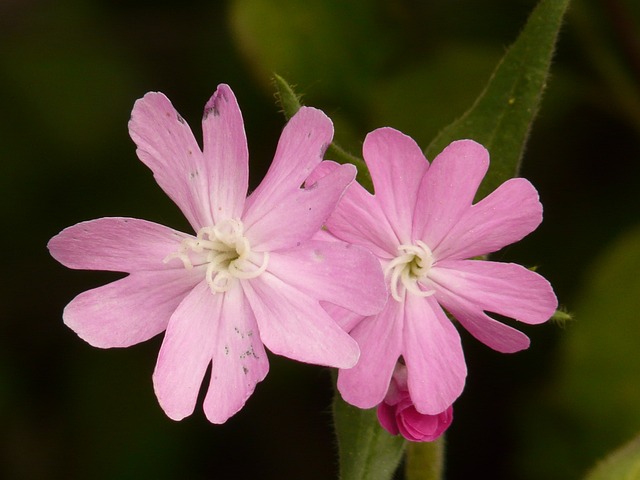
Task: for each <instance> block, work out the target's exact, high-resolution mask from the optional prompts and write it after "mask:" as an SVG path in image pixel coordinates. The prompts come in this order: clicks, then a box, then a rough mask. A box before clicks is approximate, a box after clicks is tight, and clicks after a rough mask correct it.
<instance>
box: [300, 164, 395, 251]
mask: <svg viewBox="0 0 640 480" xmlns="http://www.w3.org/2000/svg"><path fill="white" fill-rule="evenodd" d="M338 166H339V165H338V164H337V163H335V162H331V161H325V162H322V163H321V164H320V165H318V167H317V168H316V169H315V170H314V171H313V173H312V174H311V176H310V177H309V178H308V179H307V184H311V183H313V182H316V181H317V180H318V179H319V178H322V177H324V176H325V175H327V174H329V173H331V172H332V171H333V170H335V169H336V168H338ZM326 227H327V228H328V229H329V231H330V232H331V233H332V234H333V235H334V236H336V237H337V238H340V239H342V240H344V241H346V242H349V243H354V244H357V245H361V246H363V247H365V248H366V249H367V250H370V251H371V252H372V253H373V254H374V255H376V256H377V257H379V258H392V257H393V256H395V255H396V254H397V248H398V245H399V244H400V240H398V237H397V236H396V234H395V232H394V231H393V228H392V227H391V224H390V223H389V219H388V218H387V217H386V215H385V213H384V212H383V210H382V208H381V207H380V204H379V203H378V199H377V197H375V196H373V195H371V194H370V193H369V192H367V190H365V189H364V188H363V187H362V185H360V184H359V183H357V182H353V183H352V184H351V185H349V188H347V191H346V192H345V194H344V195H343V196H342V198H341V199H340V202H339V203H338V206H337V207H336V209H335V210H334V212H333V213H332V214H331V216H330V217H329V219H328V220H327V221H326Z"/></svg>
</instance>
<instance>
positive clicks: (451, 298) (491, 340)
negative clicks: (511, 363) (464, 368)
mask: <svg viewBox="0 0 640 480" xmlns="http://www.w3.org/2000/svg"><path fill="white" fill-rule="evenodd" d="M434 296H435V297H436V298H437V300H438V302H439V303H440V304H441V305H442V306H443V307H444V308H446V309H447V311H449V313H451V315H453V316H454V317H455V319H456V320H458V321H459V322H460V324H461V325H462V326H463V327H464V328H466V329H467V331H468V332H469V333H470V334H471V335H473V336H474V337H475V338H476V339H477V340H479V341H480V342H482V343H484V344H485V345H487V346H488V347H491V348H493V349H494V350H496V351H498V352H502V353H514V352H519V351H520V350H524V349H526V348H529V343H530V342H529V337H527V336H526V335H525V334H524V333H522V332H520V331H519V330H516V329H515V328H512V327H510V326H508V325H505V324H504V323H501V322H498V321H497V320H494V319H493V318H491V317H489V316H488V315H487V314H486V313H484V312H483V311H482V309H481V308H480V307H478V306H477V305H476V304H474V303H472V302H470V301H469V300H467V299H466V298H464V297H461V296H459V295H456V294H455V293H454V292H452V291H450V290H447V289H445V288H437V290H436V294H435V295H434Z"/></svg>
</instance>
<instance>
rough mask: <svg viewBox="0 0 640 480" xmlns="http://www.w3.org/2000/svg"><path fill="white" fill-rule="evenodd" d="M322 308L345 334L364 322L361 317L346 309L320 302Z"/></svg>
mask: <svg viewBox="0 0 640 480" xmlns="http://www.w3.org/2000/svg"><path fill="white" fill-rule="evenodd" d="M320 305H322V308H324V309H325V310H326V312H327V313H328V314H329V316H330V317H331V318H332V319H333V320H334V321H335V322H336V323H337V324H338V325H340V328H342V329H343V330H344V331H345V332H350V331H351V330H353V329H354V328H355V326H356V325H357V324H358V323H360V322H361V321H362V320H364V318H365V317H364V316H363V315H359V314H357V313H354V312H352V311H351V310H347V309H346V308H343V307H339V306H337V305H334V304H333V303H328V302H322V301H321V302H320Z"/></svg>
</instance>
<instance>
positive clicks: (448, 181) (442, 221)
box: [413, 140, 489, 251]
mask: <svg viewBox="0 0 640 480" xmlns="http://www.w3.org/2000/svg"><path fill="white" fill-rule="evenodd" d="M488 167H489V152H487V150H486V149H485V148H484V147H483V146H482V145H480V144H478V143H476V142H474V141H472V140H459V141H457V142H453V143H451V144H450V145H449V146H448V147H447V148H445V149H444V150H443V151H442V153H440V154H439V155H438V156H437V157H436V158H435V159H434V160H433V162H432V163H431V167H430V168H429V170H428V172H427V173H426V175H425V176H424V177H423V179H422V183H421V184H420V190H419V192H418V200H417V202H416V208H415V211H414V212H413V234H414V237H415V238H414V239H419V240H422V241H423V242H425V243H426V244H427V245H428V246H429V248H431V251H434V250H436V249H437V248H438V246H439V245H440V242H441V241H442V239H443V238H445V236H446V235H447V234H448V233H449V230H451V229H452V228H453V226H454V225H455V224H456V223H458V222H459V221H460V219H461V218H462V216H463V215H464V214H465V213H466V211H467V210H468V209H469V207H470V206H471V204H472V202H473V198H474V196H475V194H476V192H477V190H478V186H479V185H480V182H481V181H482V178H483V177H484V175H485V173H487V168H488Z"/></svg>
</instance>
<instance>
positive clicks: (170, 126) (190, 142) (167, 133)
mask: <svg viewBox="0 0 640 480" xmlns="http://www.w3.org/2000/svg"><path fill="white" fill-rule="evenodd" d="M203 129H204V138H205V153H204V154H203V153H202V151H201V150H200V147H199V145H198V143H197V142H196V140H195V138H194V136H193V133H192V132H191V129H190V128H189V125H188V124H187V122H186V121H185V120H184V119H183V118H182V117H181V116H180V114H179V113H178V112H177V111H176V110H175V108H173V105H172V104H171V102H170V101H169V99H168V98H167V97H165V96H164V95H163V94H162V93H156V92H152V93H147V94H146V95H145V96H144V97H143V98H141V99H140V100H138V101H137V102H136V103H135V105H134V107H133V111H132V113H131V120H130V122H129V133H130V135H131V138H132V139H133V141H134V142H135V143H136V145H137V147H138V149H137V153H138V157H139V158H140V160H141V161H142V162H143V163H144V164H145V165H147V166H148V167H149V168H150V169H151V170H152V171H153V175H154V177H155V179H156V181H157V182H158V185H160V187H161V188H162V189H163V190H164V191H165V192H166V193H167V195H169V197H171V199H172V200H173V201H174V202H175V203H176V205H178V207H180V210H182V212H183V213H184V215H185V217H187V220H189V223H190V224H191V226H192V227H193V228H194V230H195V231H198V230H199V229H200V228H201V227H203V226H208V225H213V224H214V223H215V220H219V219H222V218H228V217H229V216H233V217H235V216H238V215H239V214H240V213H241V211H242V207H243V204H244V196H245V195H246V192H247V178H248V153H247V145H246V137H245V133H244V127H243V124H242V116H241V114H240V109H239V108H238V104H237V103H236V99H235V97H234V96H233V92H232V91H231V89H229V87H227V86H226V85H220V86H219V87H218V90H217V91H216V93H215V94H214V95H213V97H212V98H211V100H209V102H208V103H207V105H206V107H205V115H204V119H203Z"/></svg>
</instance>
